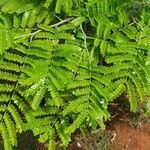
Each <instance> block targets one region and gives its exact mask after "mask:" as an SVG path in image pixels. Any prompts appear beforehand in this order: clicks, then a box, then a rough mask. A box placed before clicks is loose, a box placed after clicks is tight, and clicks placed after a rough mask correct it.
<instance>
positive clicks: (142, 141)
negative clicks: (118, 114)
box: [109, 122, 150, 150]
mask: <svg viewBox="0 0 150 150" xmlns="http://www.w3.org/2000/svg"><path fill="white" fill-rule="evenodd" d="M149 127H150V124H143V126H142V129H141V128H133V127H131V126H129V125H128V124H126V123H125V122H118V123H117V124H116V125H115V126H114V129H113V130H111V131H109V132H111V134H112V135H113V138H112V139H111V146H110V148H109V150H149V149H150V128H149Z"/></svg>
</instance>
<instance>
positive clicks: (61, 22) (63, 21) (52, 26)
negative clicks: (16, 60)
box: [15, 17, 74, 40]
mask: <svg viewBox="0 0 150 150" xmlns="http://www.w3.org/2000/svg"><path fill="white" fill-rule="evenodd" d="M72 19H74V17H70V18H67V19H65V20H62V21H60V22H58V23H55V24H53V25H51V26H50V27H51V28H54V27H57V26H59V25H61V24H64V23H66V22H69V21H70V20H72ZM41 31H42V30H37V31H35V32H33V33H30V34H24V35H21V36H18V37H16V38H15V40H16V39H20V38H24V37H28V36H31V37H32V38H33V37H34V36H35V35H36V34H37V33H39V32H41Z"/></svg>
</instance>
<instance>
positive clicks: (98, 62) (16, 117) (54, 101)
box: [0, 0, 150, 150]
mask: <svg viewBox="0 0 150 150" xmlns="http://www.w3.org/2000/svg"><path fill="white" fill-rule="evenodd" d="M0 5H1V12H0V27H1V28H0V42H1V43H0V120H1V121H0V132H1V135H2V137H3V141H4V147H5V150H11V149H13V148H12V147H13V146H17V133H18V132H19V133H21V132H23V131H27V130H32V131H33V133H34V135H35V136H38V137H39V141H40V142H48V143H49V147H48V149H49V150H53V149H55V140H56V139H58V137H59V139H60V140H61V144H60V146H62V147H64V148H66V147H67V145H68V144H69V142H70V141H71V135H72V133H74V132H75V131H76V130H77V129H80V130H81V131H82V132H84V131H85V130H86V129H87V128H88V127H90V128H97V127H98V126H100V127H101V128H102V129H104V128H105V125H104V121H106V120H108V119H110V117H111V116H110V114H109V112H108V110H107V107H108V105H109V104H110V102H112V101H114V100H115V99H116V98H118V97H119V96H121V95H122V93H123V92H125V91H127V92H128V93H129V102H130V109H131V111H132V112H136V110H137V108H138V104H139V103H147V106H148V112H149V111H150V108H149V107H150V106H149V102H148V94H149V82H150V77H149V74H150V56H149V50H150V43H149V40H150V19H149V18H150V11H149V1H137V2H134V1H133V3H131V2H130V1H128V0H126V1H123V2H120V1H117V0H101V1H99V0H88V1H84V0H66V1H64V2H63V1H61V0H57V1H52V0H42V1H36V0H6V1H5V0H1V1H0ZM139 99H140V101H139Z"/></svg>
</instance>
